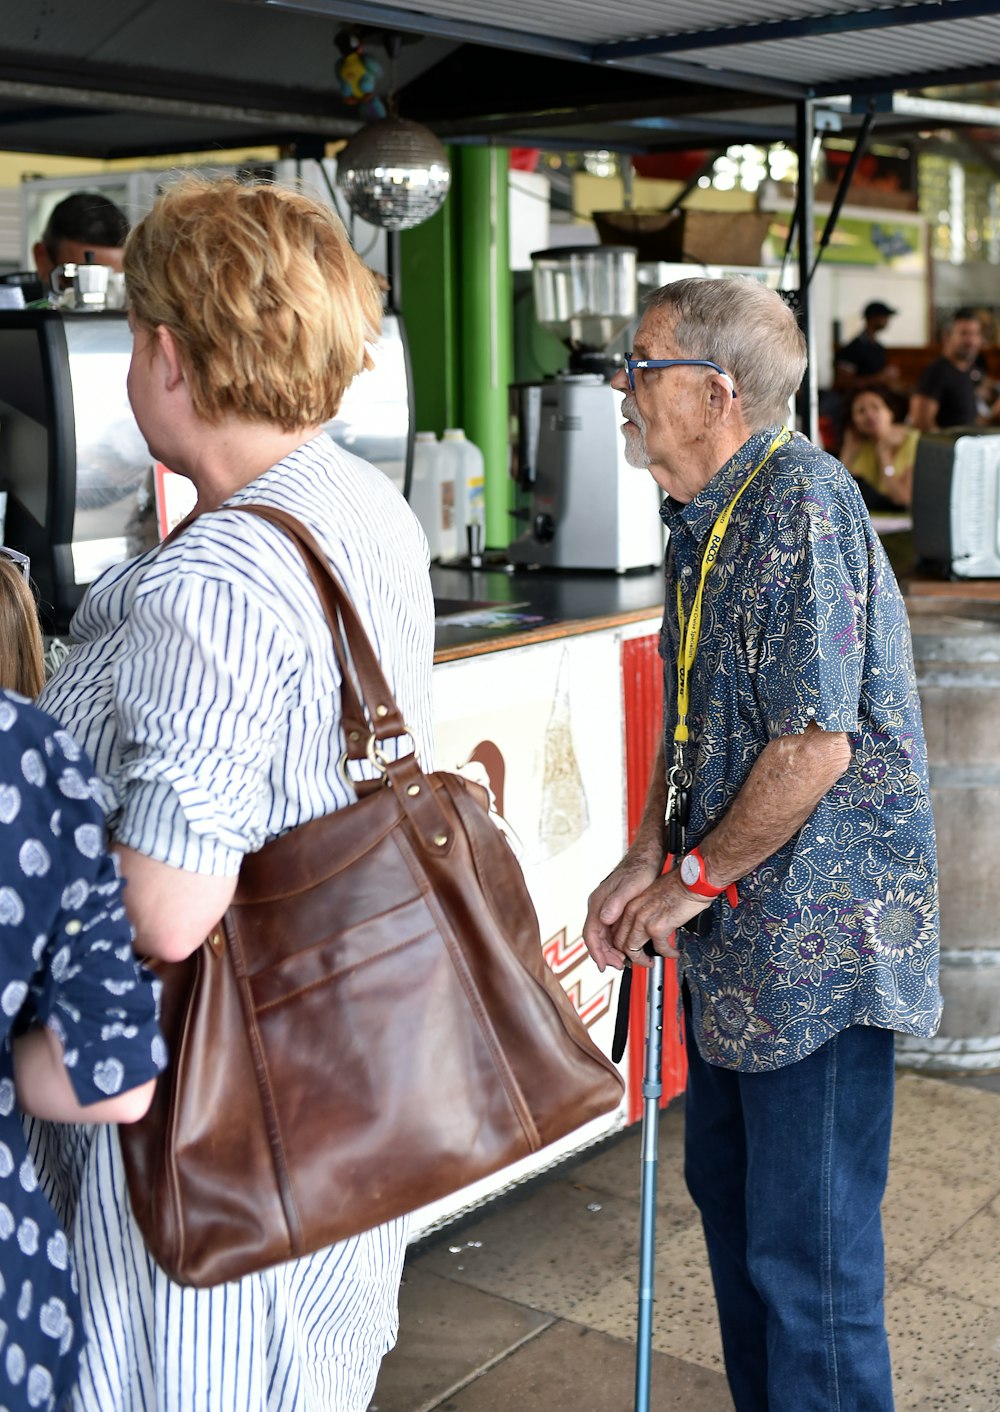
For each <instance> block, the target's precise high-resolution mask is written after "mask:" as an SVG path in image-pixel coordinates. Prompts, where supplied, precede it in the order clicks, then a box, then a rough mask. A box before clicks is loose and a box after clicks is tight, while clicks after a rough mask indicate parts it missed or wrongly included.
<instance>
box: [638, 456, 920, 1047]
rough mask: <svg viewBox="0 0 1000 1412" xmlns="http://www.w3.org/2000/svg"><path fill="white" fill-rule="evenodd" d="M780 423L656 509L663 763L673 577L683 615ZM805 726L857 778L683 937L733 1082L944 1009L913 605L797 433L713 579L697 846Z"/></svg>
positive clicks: (850, 499)
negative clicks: (662, 528)
mask: <svg viewBox="0 0 1000 1412" xmlns="http://www.w3.org/2000/svg"><path fill="white" fill-rule="evenodd" d="M777 430H778V429H777V428H769V429H768V430H767V431H763V432H759V433H756V434H755V435H754V436H752V437H750V439H749V440H748V441H747V442H746V443H745V444H744V445H743V446H742V447H741V448H740V450H739V451H738V452H737V453H736V455H735V456H734V457H733V458H732V459H731V460H730V461H729V462H727V464H726V465H725V466H723V468H722V469H721V470H720V471H719V472H718V473H717V474H716V475H715V476H714V477H713V478H712V480H711V481H710V482H709V483H708V485H707V486H706V487H705V488H704V489H703V490H702V491H701V492H700V493H699V494H698V495H697V496H696V497H695V498H694V499H693V500H692V501H691V502H690V503H689V504H687V505H678V504H676V503H675V502H672V501H669V500H668V501H667V502H666V503H665V504H664V507H663V511H662V514H663V518H664V520H665V522H666V524H667V526H668V527H669V529H670V546H671V548H670V552H669V554H668V558H667V586H666V611H665V614H664V625H663V631H662V634H661V653H662V655H663V658H664V685H665V691H664V731H665V747H666V757H667V761H668V763H669V762H670V760H671V759H672V758H673V731H674V724H675V719H676V705H675V702H676V695H677V675H676V653H677V641H678V623H677V606H676V600H677V590H676V583H677V581H678V580H679V582H680V584H681V590H682V596H683V601H684V608H685V613H686V614H687V615H690V611H691V604H692V602H693V599H694V593H695V589H696V587H697V583H698V578H699V574H700V571H701V558H702V552H703V550H704V546H705V543H706V539H707V536H708V534H709V532H710V530H711V528H712V526H713V525H714V523H715V521H716V519H717V517H718V515H719V514H720V512H721V511H722V510H723V509H724V508H725V506H726V505H727V504H728V503H729V502H730V501H731V500H732V498H733V496H734V495H735V494H736V492H737V490H738V489H739V487H740V486H741V485H742V484H743V482H744V481H745V480H746V478H747V476H748V474H749V473H750V471H751V470H752V469H753V467H754V466H756V465H757V463H758V462H759V461H760V460H761V458H762V457H764V456H765V455H766V453H767V451H768V448H769V446H770V445H771V442H772V441H773V440H774V437H775V435H776V433H777ZM811 721H815V722H816V723H817V725H819V726H821V727H822V728H823V729H824V730H829V731H844V732H846V733H847V735H848V737H849V740H850V744H851V748H852V751H853V755H852V760H851V764H850V766H849V768H848V770H847V771H846V773H845V774H844V775H843V776H842V777H841V779H840V780H839V781H838V782H837V783H836V784H835V785H834V787H833V788H832V789H831V790H830V791H829V792H828V793H827V794H826V795H825V796H824V797H823V799H821V800H820V802H819V804H818V805H817V806H816V809H815V810H814V811H813V813H812V815H811V816H810V818H809V819H808V820H807V821H806V823H805V824H804V825H803V826H802V828H801V829H800V830H799V831H798V833H796V834H795V835H794V836H793V837H792V838H791V839H790V840H789V841H788V843H786V844H785V845H784V847H782V848H780V849H779V850H778V852H777V853H775V854H773V855H772V856H771V857H770V858H767V859H765V861H764V862H763V863H761V864H760V865H759V867H757V868H754V869H753V871H752V872H750V873H749V874H748V875H747V876H746V877H745V878H743V879H742V881H741V882H740V884H739V895H740V902H739V905H738V906H737V907H736V908H735V909H733V908H731V907H730V906H729V903H728V902H727V901H726V899H725V898H724V897H721V898H719V899H718V900H717V901H716V902H715V903H713V905H712V909H711V928H710V930H709V931H708V934H707V935H705V936H700V937H699V936H695V935H693V934H692V933H691V932H689V931H688V930H683V931H680V932H678V934H677V935H678V940H679V941H680V951H681V960H680V966H681V971H682V974H683V976H684V977H685V979H686V980H687V983H688V987H689V989H690V992H691V998H692V1006H693V1016H694V1029H695V1035H696V1039H697V1043H698V1048H699V1051H700V1052H701V1054H702V1056H703V1057H704V1058H705V1059H706V1060H707V1061H708V1062H710V1063H713V1064H718V1065H720V1066H721V1067H723V1068H727V1069H738V1070H741V1071H744V1072H748V1073H752V1072H757V1071H762V1070H768V1069H776V1068H780V1067H781V1066H782V1065H785V1064H791V1063H794V1062H795V1061H796V1060H797V1059H801V1058H804V1057H805V1056H806V1055H807V1054H809V1053H811V1052H812V1051H813V1050H814V1049H816V1048H818V1047H819V1046H820V1045H821V1044H822V1043H823V1042H824V1041H825V1040H827V1039H829V1038H830V1037H831V1036H833V1035H834V1034H836V1033H837V1032H838V1031H839V1030H842V1029H845V1028H846V1027H847V1026H849V1025H876V1026H879V1027H881V1028H884V1029H892V1030H899V1031H902V1032H904V1033H907V1034H916V1035H931V1034H933V1033H934V1031H935V1030H936V1028H937V1025H938V1021H939V1019H940V1013H941V996H940V991H939V989H938V901H937V867H936V855H935V845H934V825H933V820H932V817H931V807H930V791H929V786H928V778H927V759H926V747H925V744H924V734H923V727H922V724H921V719H920V706H919V702H918V699H917V688H916V682H915V678H914V670H913V656H912V648H911V643H910V631H909V623H908V620H907V615H906V609H905V607H904V604H903V600H902V597H901V595H900V592H899V589H898V587H897V585H896V581H895V579H894V578H893V575H892V570H891V569H890V568H889V565H888V561H887V560H886V557H885V554H884V552H883V550H882V546H881V544H880V543H879V541H878V539H877V537H876V536H875V533H874V531H873V530H872V527H871V522H870V520H869V518H868V513H867V511H866V510H865V507H864V504H863V502H862V499H861V496H860V494H859V493H858V490H857V487H856V486H855V484H854V482H853V480H852V479H851V476H850V475H849V474H848V473H847V472H846V471H845V470H844V468H843V466H841V464H840V463H839V462H838V461H836V460H834V459H833V457H831V456H828V455H827V454H826V453H825V452H823V451H821V450H819V448H818V447H816V446H814V445H813V444H812V443H811V442H809V441H807V440H806V439H805V438H804V437H801V436H795V437H793V438H792V439H791V441H790V442H787V443H786V444H785V445H783V446H781V447H780V448H779V449H778V450H776V451H775V452H774V453H773V455H772V456H771V458H770V460H769V461H767V462H766V464H765V465H764V466H763V468H762V469H761V471H760V473H759V474H758V475H757V476H756V478H755V479H754V480H753V482H752V483H751V484H750V486H749V487H748V489H747V490H746V492H745V493H744V495H743V496H742V498H741V499H740V501H739V502H738V504H737V506H736V508H735V511H734V513H733V517H732V520H731V521H730V524H729V528H728V530H727V532H726V536H725V540H724V541H723V545H722V549H721V552H720V555H719V558H718V561H717V563H716V564H715V566H714V568H713V569H712V571H711V573H710V574H709V576H708V581H707V583H706V587H705V595H704V603H703V609H702V625H701V633H700V640H699V643H698V652H697V657H696V659H695V664H694V668H693V672H692V680H691V706H690V713H689V726H690V730H691V742H690V745H689V751H690V755H689V761H690V762H691V763H693V766H694V785H693V788H692V793H691V812H690V819H689V825H688V832H687V847H689V848H690V847H692V846H693V845H694V844H696V843H698V842H699V841H700V839H702V838H703V837H704V835H705V834H707V833H708V832H710V830H711V829H712V827H713V825H714V824H715V823H716V822H717V821H718V820H719V819H720V818H721V817H722V815H724V814H725V812H726V810H727V809H728V807H729V805H730V803H731V801H732V799H733V797H734V796H735V795H736V793H737V792H738V790H739V789H740V787H741V786H742V784H743V782H744V781H745V780H746V778H747V775H748V774H749V773H750V770H751V768H752V766H753V764H754V762H755V761H756V759H757V757H758V756H759V755H760V753H761V751H762V750H763V749H764V747H765V746H766V745H767V743H768V742H769V741H771V740H774V739H775V738H776V737H778V736H782V735H790V734H798V733H800V732H802V731H804V730H805V729H806V727H807V726H808V725H809V723H810V722H811ZM692 925H693V924H692ZM705 930H708V928H705Z"/></svg>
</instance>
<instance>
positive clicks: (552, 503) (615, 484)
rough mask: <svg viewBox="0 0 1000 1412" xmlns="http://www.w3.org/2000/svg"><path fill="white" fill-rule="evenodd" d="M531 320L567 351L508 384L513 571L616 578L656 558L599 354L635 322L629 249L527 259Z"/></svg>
mask: <svg viewBox="0 0 1000 1412" xmlns="http://www.w3.org/2000/svg"><path fill="white" fill-rule="evenodd" d="M531 262H532V282H533V288H534V297H535V315H536V318H537V319H538V322H539V324H540V325H541V326H542V327H543V328H545V329H547V330H548V331H549V332H551V333H554V334H555V335H556V336H557V337H558V338H560V339H561V340H562V341H563V343H565V345H566V347H567V348H568V349H569V355H570V358H569V366H568V368H567V369H566V370H565V371H564V372H561V373H557V374H556V376H555V377H552V378H546V379H545V381H544V382H538V383H522V384H519V385H518V386H517V387H515V388H513V389H512V400H513V410H514V414H515V421H516V424H517V441H516V447H515V455H514V463H513V466H512V473H513V475H514V478H515V480H516V481H517V484H518V486H519V495H518V505H517V508H516V509H515V510H514V511H513V512H512V513H513V515H514V517H515V519H516V520H517V521H518V522H519V524H520V525H521V526H522V529H521V533H520V534H519V535H518V536H517V538H516V539H515V540H514V541H513V542H512V543H511V544H510V545H509V546H508V549H507V557H508V559H509V560H510V562H511V563H512V564H537V565H539V566H541V567H545V568H553V569H598V570H608V571H610V572H612V573H618V574H623V573H627V572H628V571H629V570H630V569H646V568H651V567H652V566H654V565H657V564H659V563H661V562H662V559H663V543H664V541H663V525H662V522H661V520H660V516H659V508H660V503H661V500H662V498H663V497H662V492H661V491H660V489H659V487H658V486H657V485H656V483H655V482H654V481H653V480H652V478H651V477H650V475H649V472H648V471H646V470H644V469H638V468H637V467H634V466H630V465H629V464H628V462H627V461H626V460H625V441H624V437H623V436H622V433H621V425H622V415H621V403H622V394H621V393H620V392H618V391H616V390H615V389H614V388H613V387H612V386H611V384H610V379H611V377H612V376H613V375H614V373H615V370H616V369H617V368H618V367H620V366H621V359H620V358H619V357H612V356H610V355H609V354H608V352H607V349H608V347H609V345H610V344H612V343H613V342H614V341H615V339H617V338H618V337H619V335H620V334H621V333H622V332H623V331H624V330H625V329H626V328H627V327H628V325H629V324H630V323H632V321H633V320H634V319H635V317H636V299H637V296H636V252H635V250H634V249H633V248H631V247H630V246H618V245H583V246H566V247H563V248H559V247H557V248H555V249H553V250H539V251H537V252H536V253H535V254H533V255H532V257H531Z"/></svg>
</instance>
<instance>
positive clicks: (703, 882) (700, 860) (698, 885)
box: [681, 845, 740, 907]
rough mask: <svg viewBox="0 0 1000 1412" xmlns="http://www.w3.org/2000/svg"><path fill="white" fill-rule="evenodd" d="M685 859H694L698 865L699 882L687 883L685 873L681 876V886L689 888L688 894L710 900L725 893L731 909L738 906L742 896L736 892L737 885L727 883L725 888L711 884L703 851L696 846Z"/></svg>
mask: <svg viewBox="0 0 1000 1412" xmlns="http://www.w3.org/2000/svg"><path fill="white" fill-rule="evenodd" d="M685 857H686V858H693V859H694V860H695V862H696V863H697V864H698V881H697V882H695V883H689V882H685V880H684V875H683V873H682V874H681V884H682V886H684V887H686V888H687V890H688V892H692V893H694V895H695V897H709V898H716V897H721V896H722V895H723V893H725V895H726V900H727V902H728V903H729V905H730V907H736V906H737V904H738V903H739V900H740V895H739V893H738V892H737V890H736V884H735V883H727V884H726V886H725V887H716V886H715V885H714V884H713V883H710V882H709V880H708V876H707V872H706V868H705V859H704V857H703V856H702V852H701V849H700V848H699V847H698V846H697V845H695V847H694V848H691V849H689V850H688V852H687V854H686V855H685Z"/></svg>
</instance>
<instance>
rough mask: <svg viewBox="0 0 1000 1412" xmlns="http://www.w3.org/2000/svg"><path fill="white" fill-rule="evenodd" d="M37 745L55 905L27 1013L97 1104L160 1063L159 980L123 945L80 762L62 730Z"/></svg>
mask: <svg viewBox="0 0 1000 1412" xmlns="http://www.w3.org/2000/svg"><path fill="white" fill-rule="evenodd" d="M45 748H46V753H47V756H48V759H47V761H46V764H47V768H48V775H49V782H50V783H49V788H48V789H45V788H44V787H43V789H41V790H39V795H40V796H41V795H42V794H43V793H44V794H50V795H51V797H52V799H53V803H54V808H53V809H52V812H51V815H50V817H49V820H48V828H49V831H50V833H49V838H50V842H49V844H48V845H47V850H46V851H47V853H48V855H49V858H50V860H51V862H50V867H49V868H47V869H46V873H45V881H46V882H47V883H48V886H49V895H50V898H51V900H52V904H53V909H54V910H53V911H52V912H51V913H50V914H49V917H48V925H47V927H46V929H45V931H44V932H39V933H38V935H37V936H36V939H35V943H34V947H33V961H34V963H35V974H34V980H33V984H32V985H31V987H30V991H31V997H30V1004H29V1007H28V1008H29V1010H30V1016H28V1018H30V1020H31V1021H32V1022H33V1023H37V1024H43V1025H47V1026H48V1027H49V1028H50V1029H52V1030H53V1031H54V1033H55V1034H56V1035H57V1036H58V1038H59V1039H60V1040H61V1042H62V1045H63V1057H64V1062H65V1064H66V1068H67V1071H68V1073H69V1076H70V1080H71V1082H72V1085H73V1089H74V1092H75V1093H76V1096H77V1098H78V1099H79V1101H80V1102H81V1103H83V1104H87V1103H96V1102H98V1101H100V1100H101V1099H104V1098H110V1097H113V1096H114V1095H115V1094H117V1093H122V1092H124V1091H126V1090H127V1089H130V1088H135V1087H136V1086H137V1085H139V1084H142V1083H145V1082H146V1081H147V1080H149V1079H151V1078H154V1077H155V1076H156V1075H157V1074H158V1073H159V1072H160V1071H161V1070H162V1069H163V1067H164V1066H165V1063H166V1048H165V1046H164V1043H163V1039H162V1037H161V1035H160V1030H159V1025H158V1023H157V1008H158V992H159V983H158V982H156V981H155V980H154V978H153V976H152V974H151V973H150V972H149V971H147V970H146V969H145V968H144V967H143V966H142V965H141V964H140V963H139V961H138V960H137V958H136V956H135V953H134V952H133V950H132V928H131V926H130V925H129V922H128V918H127V916H126V914H125V906H124V902H123V896H122V890H123V883H122V881H121V879H120V877H119V876H118V872H117V869H116V866H115V862H114V859H113V858H112V857H111V856H110V855H109V854H108V853H107V852H106V850H105V829H104V816H103V813H102V811H101V809H100V807H99V806H98V804H97V802H96V799H95V797H94V796H95V794H96V793H97V790H96V781H93V780H92V779H91V778H90V777H89V776H90V770H89V763H88V762H87V761H86V759H85V757H83V756H82V754H81V752H79V750H78V749H77V748H76V747H75V746H74V745H73V743H72V741H71V740H70V739H69V737H67V736H66V734H65V732H58V733H57V734H56V736H55V737H50V738H49V739H48V740H47V741H46V746H45ZM39 803H41V798H40V799H39ZM36 866H37V865H36ZM25 989H26V990H27V989H28V987H25Z"/></svg>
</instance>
